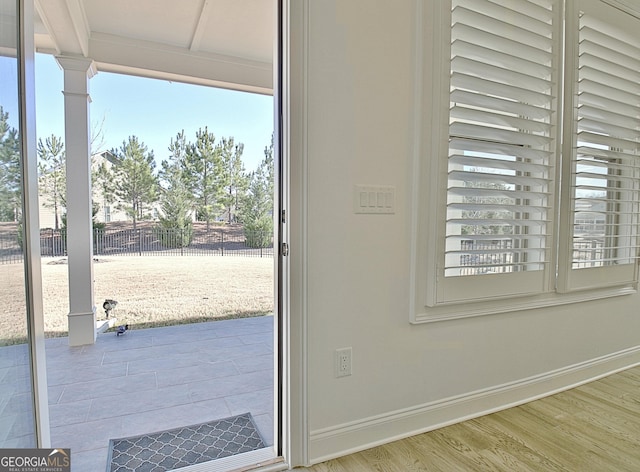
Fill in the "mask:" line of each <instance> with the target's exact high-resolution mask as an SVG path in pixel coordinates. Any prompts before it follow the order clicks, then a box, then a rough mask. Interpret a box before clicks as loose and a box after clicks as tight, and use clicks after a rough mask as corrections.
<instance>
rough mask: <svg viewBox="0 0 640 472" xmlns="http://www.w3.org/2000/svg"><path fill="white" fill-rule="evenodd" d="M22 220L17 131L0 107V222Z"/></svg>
mask: <svg viewBox="0 0 640 472" xmlns="http://www.w3.org/2000/svg"><path fill="white" fill-rule="evenodd" d="M21 218H22V168H21V159H20V137H19V135H18V130H17V129H15V128H13V127H11V126H10V125H9V113H8V112H5V111H4V109H3V108H2V106H1V105H0V220H1V221H20V220H21Z"/></svg>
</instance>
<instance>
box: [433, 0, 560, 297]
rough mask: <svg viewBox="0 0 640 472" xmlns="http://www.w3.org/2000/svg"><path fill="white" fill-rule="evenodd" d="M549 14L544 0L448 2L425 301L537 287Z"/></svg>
mask: <svg viewBox="0 0 640 472" xmlns="http://www.w3.org/2000/svg"><path fill="white" fill-rule="evenodd" d="M558 10H559V2H556V1H554V0H510V1H508V2H504V1H495V2H494V1H489V0H453V1H452V9H451V20H452V21H451V25H452V26H451V75H450V113H449V146H448V159H447V171H448V185H447V200H446V230H445V234H444V246H445V250H444V254H443V265H442V267H439V272H438V274H439V276H438V282H437V290H436V292H437V295H436V298H437V299H436V300H435V303H447V302H451V301H465V300H466V301H468V300H476V299H482V298H488V297H496V296H516V295H518V296H519V295H524V294H531V293H539V292H542V291H545V290H546V289H547V286H548V283H549V278H548V277H549V275H550V272H551V271H552V270H553V264H552V263H551V257H552V254H551V252H552V251H550V247H551V245H552V244H553V238H552V237H551V235H550V234H551V232H552V228H553V223H552V217H553V209H552V207H553V187H554V183H553V179H554V171H553V168H554V165H555V146H556V137H555V135H556V132H557V131H556V127H555V120H556V106H557V105H556V95H557V84H556V82H557V74H556V73H557V67H556V63H557V60H558V54H559V51H560V48H559V46H558V40H559V38H558V37H557V36H558V35H557V34H556V30H557V29H558V26H557V23H556V21H557V20H556V18H559V17H560V16H559V11H558ZM550 269H551V270H550Z"/></svg>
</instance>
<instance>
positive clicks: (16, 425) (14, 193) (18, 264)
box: [0, 0, 35, 448]
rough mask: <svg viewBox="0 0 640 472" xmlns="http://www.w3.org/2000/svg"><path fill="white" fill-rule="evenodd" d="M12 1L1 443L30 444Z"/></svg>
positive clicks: (2, 106) (0, 47)
mask: <svg viewBox="0 0 640 472" xmlns="http://www.w3.org/2000/svg"><path fill="white" fill-rule="evenodd" d="M16 11H17V9H16V2H15V1H12V0H0V291H1V292H2V294H1V295H0V299H1V300H2V301H3V306H2V317H1V319H0V448H18V447H20V448H21V447H34V446H35V433H34V422H33V421H34V419H33V418H34V417H33V400H32V398H33V395H32V390H31V380H30V379H31V373H30V371H31V369H30V364H29V344H28V333H27V307H26V295H25V272H24V258H23V238H22V225H21V221H22V169H21V155H20V152H21V146H20V120H19V100H18V72H17V71H18V59H17V57H16V53H17V28H16V25H17V15H16Z"/></svg>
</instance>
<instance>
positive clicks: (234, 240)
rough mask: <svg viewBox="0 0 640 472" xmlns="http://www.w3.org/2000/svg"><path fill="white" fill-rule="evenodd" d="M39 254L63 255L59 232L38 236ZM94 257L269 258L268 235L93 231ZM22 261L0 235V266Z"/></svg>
mask: <svg viewBox="0 0 640 472" xmlns="http://www.w3.org/2000/svg"><path fill="white" fill-rule="evenodd" d="M40 253H41V254H42V256H45V257H63V256H66V255H67V241H66V235H65V233H64V232H62V231H56V230H51V229H48V230H42V231H41V232H40ZM93 253H94V256H243V257H273V254H274V252H273V234H272V233H271V232H269V233H266V232H261V231H254V232H248V231H244V230H243V229H242V227H231V228H228V227H225V228H214V229H210V230H208V231H188V230H170V229H162V228H149V227H146V228H137V229H135V230H134V229H122V230H95V231H94V234H93ZM20 261H22V247H21V244H20V241H19V240H18V238H17V237H16V234H15V233H13V234H6V235H0V263H3V264H6V263H11V262H20Z"/></svg>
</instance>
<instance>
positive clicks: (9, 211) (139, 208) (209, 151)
mask: <svg viewBox="0 0 640 472" xmlns="http://www.w3.org/2000/svg"><path fill="white" fill-rule="evenodd" d="M167 149H168V156H169V157H168V158H167V159H166V160H163V161H161V164H160V167H159V169H156V160H155V157H154V154H153V151H150V150H149V149H148V147H147V146H146V145H145V144H144V142H142V141H141V140H140V139H139V138H138V137H137V136H134V135H132V136H129V137H128V139H126V140H124V141H123V142H122V145H121V146H119V147H118V148H114V149H112V150H111V151H109V153H110V156H111V158H110V163H111V164H107V161H106V160H102V162H99V163H96V164H95V165H94V166H92V168H93V171H92V189H93V195H94V202H93V212H94V220H95V215H96V214H97V212H98V211H99V208H100V204H99V203H98V202H97V201H96V200H97V199H100V200H101V202H100V203H101V204H102V205H104V206H114V207H115V208H117V209H119V210H122V211H124V212H125V213H126V215H127V216H128V217H129V218H130V219H131V221H132V223H133V227H134V229H135V228H136V227H137V224H138V222H140V221H141V220H146V219H149V218H150V217H151V214H152V210H153V209H154V208H159V209H160V212H159V215H158V219H159V226H160V227H161V228H163V229H167V230H173V229H175V230H180V231H183V232H185V234H187V236H188V237H189V238H190V234H191V231H192V221H193V220H194V219H195V220H196V221H202V222H206V228H207V230H209V228H210V225H211V222H213V221H215V220H216V219H219V218H220V217H221V216H224V219H225V221H226V222H228V223H241V224H242V225H243V227H244V228H245V232H263V233H265V234H269V235H270V234H271V233H272V232H273V220H272V214H273V192H274V168H273V137H272V139H271V142H270V143H269V145H268V146H266V147H265V148H264V158H263V160H262V162H261V163H260V165H259V166H258V168H257V169H256V170H254V171H251V172H247V171H246V169H245V167H244V163H243V161H242V154H243V151H244V145H243V144H242V143H236V142H235V140H234V138H233V137H222V138H220V139H219V140H217V139H216V136H215V135H214V133H213V132H211V131H209V130H208V128H207V127H206V126H205V127H204V128H200V129H199V130H198V131H197V132H196V133H195V136H194V137H193V138H192V139H189V138H188V137H187V136H186V135H185V132H184V130H183V131H180V132H179V133H177V134H176V136H175V137H174V138H171V140H170V143H169V146H168V148H167ZM37 154H38V172H39V193H40V196H41V198H42V200H43V201H42V204H43V205H44V206H45V207H48V208H50V209H52V210H53V213H54V226H55V229H61V228H63V227H64V226H65V225H66V223H65V213H66V155H65V149H64V143H63V141H62V138H60V137H57V136H55V135H51V136H49V137H47V138H45V139H42V138H40V139H39V140H38V145H37ZM94 158H95V157H94ZM20 175H21V174H20V153H19V139H18V133H17V131H16V130H15V129H13V128H11V127H10V126H9V124H8V113H5V112H4V111H3V110H2V107H0V220H2V221H19V220H20V207H21V205H20V201H21V195H22V194H21V185H20ZM94 225H95V222H94Z"/></svg>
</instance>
